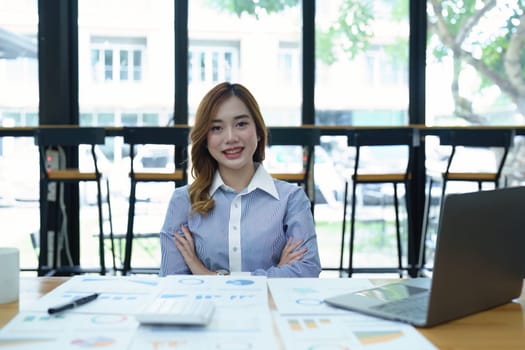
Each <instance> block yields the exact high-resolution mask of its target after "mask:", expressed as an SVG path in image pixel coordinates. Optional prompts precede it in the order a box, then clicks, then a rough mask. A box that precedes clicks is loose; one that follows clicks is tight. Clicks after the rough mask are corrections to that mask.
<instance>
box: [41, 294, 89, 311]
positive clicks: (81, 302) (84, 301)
mask: <svg viewBox="0 0 525 350" xmlns="http://www.w3.org/2000/svg"><path fill="white" fill-rule="evenodd" d="M97 297H98V293H93V294H90V295H88V296H85V297H82V298H79V299H76V300H73V301H72V302H70V303H67V304H64V305H60V306H55V307H50V308H49V309H47V313H48V314H50V315H52V314H56V313H57V312H62V311H66V310H69V309H73V308H75V307H77V306H80V305H84V304H87V303H89V302H90V301H93V300H95V299H96V298H97Z"/></svg>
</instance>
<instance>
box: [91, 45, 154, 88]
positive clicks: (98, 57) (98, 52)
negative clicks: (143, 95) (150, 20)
mask: <svg viewBox="0 0 525 350" xmlns="http://www.w3.org/2000/svg"><path fill="white" fill-rule="evenodd" d="M145 51H146V39H145V38H105V37H92V38H91V70H92V74H91V77H92V79H93V81H95V82H103V81H114V80H117V81H121V82H126V81H135V82H138V81H141V80H142V75H143V74H142V71H143V69H144V68H143V67H142V64H143V56H144V52H145Z"/></svg>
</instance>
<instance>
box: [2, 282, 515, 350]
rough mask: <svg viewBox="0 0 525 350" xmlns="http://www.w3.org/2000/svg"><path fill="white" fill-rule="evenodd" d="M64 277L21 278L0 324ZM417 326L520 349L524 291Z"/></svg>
mask: <svg viewBox="0 0 525 350" xmlns="http://www.w3.org/2000/svg"><path fill="white" fill-rule="evenodd" d="M66 280H67V277H39V278H33V277H23V278H21V281H20V300H19V302H14V303H9V304H2V305H0V328H1V327H3V326H4V325H5V324H6V323H7V322H9V320H11V319H12V318H13V317H14V316H15V315H16V314H17V313H18V310H19V308H20V307H22V308H24V307H26V306H27V305H29V304H31V303H32V302H34V301H35V300H37V299H38V298H39V297H41V296H42V295H44V294H46V293H47V292H49V291H51V290H52V289H54V288H55V287H56V286H58V285H60V284H61V283H63V282H64V281H66ZM382 281H384V280H382ZM271 305H273V302H271ZM418 330H419V332H421V333H422V334H423V335H424V336H425V337H427V339H428V340H430V341H431V342H432V343H433V344H434V345H435V346H436V347H438V348H439V349H462V350H466V349H500V350H504V349H523V347H524V345H523V344H525V291H524V292H522V295H521V297H520V299H518V300H516V301H515V302H513V303H509V304H506V305H503V306H500V307H497V308H494V309H491V310H488V311H485V312H481V313H478V314H475V315H472V316H468V317H465V318H463V319H459V320H456V321H452V322H449V323H446V324H443V325H440V326H436V327H433V328H429V329H418Z"/></svg>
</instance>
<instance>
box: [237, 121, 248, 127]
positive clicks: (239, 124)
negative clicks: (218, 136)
mask: <svg viewBox="0 0 525 350" xmlns="http://www.w3.org/2000/svg"><path fill="white" fill-rule="evenodd" d="M246 125H248V122H239V123H237V126H238V127H240V128H242V127H244V126H246Z"/></svg>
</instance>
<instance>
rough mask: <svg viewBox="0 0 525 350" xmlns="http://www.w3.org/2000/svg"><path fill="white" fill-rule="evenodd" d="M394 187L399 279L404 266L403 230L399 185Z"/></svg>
mask: <svg viewBox="0 0 525 350" xmlns="http://www.w3.org/2000/svg"><path fill="white" fill-rule="evenodd" d="M393 185H394V210H395V212H396V239H397V267H398V269H399V277H403V265H402V263H401V254H402V252H401V232H400V231H401V229H400V224H399V200H398V197H397V183H395V182H394V183H393Z"/></svg>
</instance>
